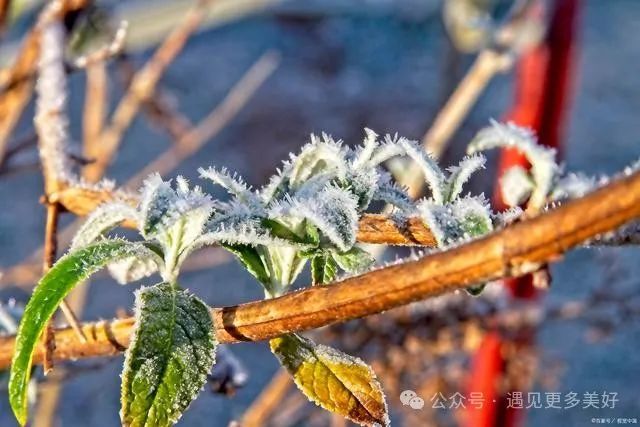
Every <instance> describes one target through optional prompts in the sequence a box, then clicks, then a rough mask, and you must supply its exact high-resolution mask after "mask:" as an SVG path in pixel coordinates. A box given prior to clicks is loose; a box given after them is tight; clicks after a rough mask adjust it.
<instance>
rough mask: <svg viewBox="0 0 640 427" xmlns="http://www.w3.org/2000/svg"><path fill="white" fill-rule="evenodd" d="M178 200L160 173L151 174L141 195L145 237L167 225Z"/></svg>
mask: <svg viewBox="0 0 640 427" xmlns="http://www.w3.org/2000/svg"><path fill="white" fill-rule="evenodd" d="M177 200H178V196H177V195H176V193H175V191H173V189H172V188H171V185H170V184H169V183H168V182H165V181H163V180H162V178H161V177H160V175H159V174H157V173H155V174H151V175H149V177H148V178H147V179H146V180H145V181H144V185H143V187H142V192H141V196H140V208H139V209H140V215H141V218H140V221H141V224H140V232H141V233H142V235H143V236H144V237H145V238H150V237H153V236H154V235H155V234H156V233H158V232H159V231H160V227H161V226H162V225H165V226H166V225H167V216H168V214H169V213H170V210H171V209H172V208H173V206H174V205H175V203H176V202H177Z"/></svg>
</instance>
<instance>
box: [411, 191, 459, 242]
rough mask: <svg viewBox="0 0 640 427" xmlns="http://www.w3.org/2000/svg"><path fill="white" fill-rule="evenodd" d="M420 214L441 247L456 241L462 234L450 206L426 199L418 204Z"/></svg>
mask: <svg viewBox="0 0 640 427" xmlns="http://www.w3.org/2000/svg"><path fill="white" fill-rule="evenodd" d="M418 215H419V216H420V218H421V219H422V221H423V222H424V224H425V225H426V226H427V228H429V231H431V234H433V237H434V238H435V240H436V242H437V243H438V247H439V248H443V247H446V246H448V245H450V244H452V243H455V242H456V241H457V240H458V239H459V238H460V237H461V236H460V227H459V226H458V223H457V220H456V218H455V217H454V216H453V212H452V211H451V208H450V207H446V206H442V205H438V204H436V203H434V202H432V201H430V200H425V201H423V202H421V203H420V204H419V205H418Z"/></svg>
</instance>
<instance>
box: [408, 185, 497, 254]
mask: <svg viewBox="0 0 640 427" xmlns="http://www.w3.org/2000/svg"><path fill="white" fill-rule="evenodd" d="M418 212H419V215H420V218H422V221H423V222H424V223H425V225H426V226H427V227H428V228H429V230H430V231H431V233H432V234H433V236H434V238H435V239H436V242H437V243H438V247H439V248H445V247H447V246H450V245H452V244H455V243H460V242H462V241H466V240H469V239H471V238H474V237H479V236H482V235H484V234H487V233H489V232H490V231H491V230H492V229H493V221H492V215H491V209H490V208H489V204H488V203H487V201H486V200H485V199H484V198H483V197H482V196H476V197H471V196H468V197H464V198H462V199H458V200H456V201H455V202H454V203H452V204H448V205H445V206H440V205H437V204H435V203H434V202H432V201H430V200H425V201H423V202H421V203H420V204H419V205H418Z"/></svg>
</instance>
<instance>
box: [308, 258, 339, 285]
mask: <svg viewBox="0 0 640 427" xmlns="http://www.w3.org/2000/svg"><path fill="white" fill-rule="evenodd" d="M337 273H338V264H336V262H335V261H334V260H333V258H332V257H331V254H330V253H327V252H326V253H321V254H319V255H316V256H314V257H313V258H312V259H311V280H312V283H313V284H314V285H319V284H323V283H331V282H333V280H334V279H335V278H336V274H337Z"/></svg>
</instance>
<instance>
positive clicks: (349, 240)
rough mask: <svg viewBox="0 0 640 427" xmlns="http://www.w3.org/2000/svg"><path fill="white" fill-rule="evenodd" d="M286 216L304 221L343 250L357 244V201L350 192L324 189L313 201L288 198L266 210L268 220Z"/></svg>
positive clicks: (331, 188) (330, 188)
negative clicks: (267, 211)
mask: <svg viewBox="0 0 640 427" xmlns="http://www.w3.org/2000/svg"><path fill="white" fill-rule="evenodd" d="M287 217H293V218H300V219H306V220H307V221H308V222H310V223H312V224H313V225H314V226H315V227H317V229H318V231H319V232H320V234H321V235H322V236H323V237H324V238H326V239H328V241H330V242H331V243H332V244H334V245H335V246H336V247H338V249H340V250H342V251H346V250H349V248H351V247H352V246H353V244H354V243H355V241H356V231H357V227H358V211H357V202H356V200H355V196H354V195H353V193H351V192H350V191H349V190H343V189H341V188H338V187H335V186H327V187H326V188H324V189H323V190H322V191H321V192H319V193H318V194H316V195H315V197H313V198H308V199H295V198H294V199H290V200H288V201H285V202H282V203H279V204H278V205H276V206H273V207H272V208H271V210H270V211H269V218H271V219H278V220H282V219H284V218H287Z"/></svg>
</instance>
